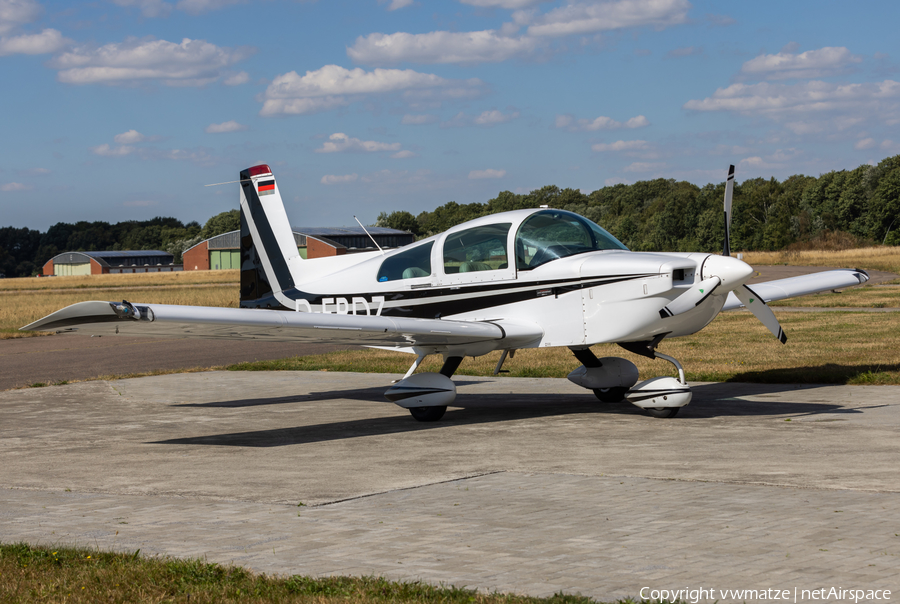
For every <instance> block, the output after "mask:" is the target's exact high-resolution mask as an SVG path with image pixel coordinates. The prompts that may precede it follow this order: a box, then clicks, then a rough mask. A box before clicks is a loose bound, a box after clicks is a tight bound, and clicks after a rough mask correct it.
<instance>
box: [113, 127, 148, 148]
mask: <svg viewBox="0 0 900 604" xmlns="http://www.w3.org/2000/svg"><path fill="white" fill-rule="evenodd" d="M113 140H114V141H116V142H117V143H119V144H120V145H133V144H134V143H140V142H143V141H145V140H147V137H146V136H144V135H143V134H141V133H140V132H138V131H137V130H129V131H128V132H123V133H122V134H117V135H115V136H114V137H113Z"/></svg>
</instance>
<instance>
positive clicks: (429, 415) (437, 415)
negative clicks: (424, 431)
mask: <svg viewBox="0 0 900 604" xmlns="http://www.w3.org/2000/svg"><path fill="white" fill-rule="evenodd" d="M446 411H447V407H410V408H409V412H410V413H411V414H412V416H413V417H414V418H416V419H417V420H418V421H420V422H436V421H438V420H439V419H441V418H442V417H444V413H446Z"/></svg>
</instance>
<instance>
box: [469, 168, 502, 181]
mask: <svg viewBox="0 0 900 604" xmlns="http://www.w3.org/2000/svg"><path fill="white" fill-rule="evenodd" d="M504 176H506V170H493V169H490V168H488V169H487V170H472V171H471V172H469V180H481V179H485V178H503V177H504Z"/></svg>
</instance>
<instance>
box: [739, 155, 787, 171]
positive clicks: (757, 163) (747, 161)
mask: <svg viewBox="0 0 900 604" xmlns="http://www.w3.org/2000/svg"><path fill="white" fill-rule="evenodd" d="M781 167H782V165H781V164H778V163H773V162H769V161H766V160H765V159H763V158H762V157H759V156H758V155H756V156H753V157H745V158H744V159H742V160H741V161H739V162H738V168H757V169H760V170H772V169H777V168H781Z"/></svg>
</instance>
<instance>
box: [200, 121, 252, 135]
mask: <svg viewBox="0 0 900 604" xmlns="http://www.w3.org/2000/svg"><path fill="white" fill-rule="evenodd" d="M246 129H247V126H244V125H243V124H239V123H237V122H236V121H234V120H228V121H227V122H222V123H221V124H210V125H209V126H207V127H206V133H207V134H221V133H223V132H241V131H242V130H246Z"/></svg>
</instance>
